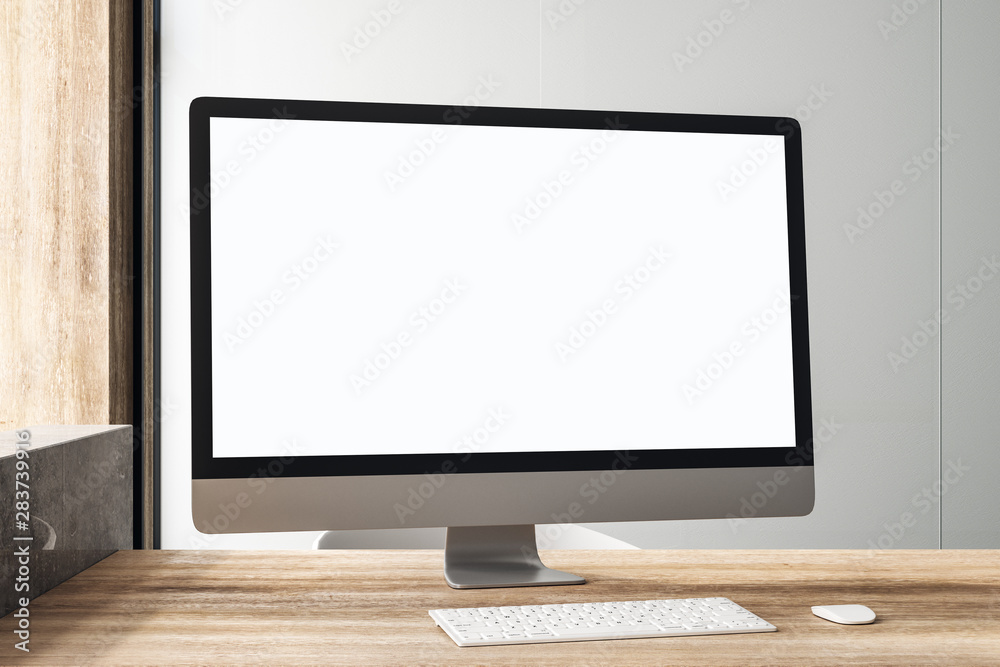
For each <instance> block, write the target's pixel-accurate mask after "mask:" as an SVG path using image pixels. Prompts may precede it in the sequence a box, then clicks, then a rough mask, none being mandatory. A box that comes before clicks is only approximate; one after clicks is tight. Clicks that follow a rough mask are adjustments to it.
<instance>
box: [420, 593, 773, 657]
mask: <svg viewBox="0 0 1000 667" xmlns="http://www.w3.org/2000/svg"><path fill="white" fill-rule="evenodd" d="M430 615H431V618H433V619H434V622H435V623H437V624H438V625H439V626H440V627H441V629H442V630H444V631H445V632H447V633H448V636H449V637H451V638H452V639H454V640H455V643H456V644H458V645H459V646H495V645H497V644H535V643H543V642H581V641H591V640H595V639H639V638H642V637H682V636H689V635H731V634H739V633H744V632H774V631H775V630H777V629H778V628H776V627H774V626H773V625H771V624H770V623H768V622H767V621H765V620H764V619H762V618H761V617H760V616H757V615H756V614H754V613H752V612H749V611H747V610H746V609H744V608H743V607H741V606H739V605H738V604H736V603H735V602H733V601H731V600H729V599H727V598H688V599H686V600H640V601H636V602H592V603H587V604H544V605H527V606H524V607H469V608H467V609H434V610H431V612H430Z"/></svg>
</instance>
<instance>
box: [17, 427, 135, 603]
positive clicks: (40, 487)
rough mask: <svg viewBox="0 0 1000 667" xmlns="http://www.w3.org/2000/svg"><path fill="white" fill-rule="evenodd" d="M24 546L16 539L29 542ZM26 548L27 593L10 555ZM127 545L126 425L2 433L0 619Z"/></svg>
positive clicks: (129, 482) (128, 476)
mask: <svg viewBox="0 0 1000 667" xmlns="http://www.w3.org/2000/svg"><path fill="white" fill-rule="evenodd" d="M25 430H27V431H29V432H30V433H31V438H30V442H31V445H30V446H29V447H28V448H27V451H28V458H27V459H26V460H27V462H28V473H29V475H30V477H29V480H28V484H29V489H28V491H29V502H30V530H28V531H25V530H19V529H18V528H17V527H16V521H17V516H16V511H17V510H16V507H15V502H16V499H15V492H16V491H17V490H18V489H17V485H16V478H15V473H16V472H17V469H16V463H17V459H16V456H15V452H16V443H17V441H18V436H17V434H18V433H19V432H21V431H25ZM22 490H23V487H22ZM28 535H30V536H31V537H32V538H33V539H32V540H30V541H27V540H21V541H15V540H14V537H15V536H22V537H24V536H28ZM22 544H29V545H30V550H29V553H30V556H29V558H30V563H29V566H28V567H29V568H30V574H29V581H28V583H29V590H28V591H27V592H26V593H25V592H18V591H16V590H15V583H16V581H15V579H16V577H17V576H18V568H19V563H18V562H17V560H16V558H17V556H16V555H15V549H16V548H17V546H19V545H22ZM131 546H132V427H131V426H34V427H30V428H27V429H18V430H16V431H5V432H3V433H0V547H2V553H0V582H2V589H0V616H4V615H6V614H8V613H10V612H11V611H13V610H14V609H15V608H16V606H17V600H18V599H19V598H20V597H22V596H25V597H28V598H30V599H34V598H36V597H38V596H39V595H41V594H42V593H44V592H45V591H48V590H50V589H51V588H54V587H55V586H58V585H59V584H60V583H62V582H63V581H66V580H67V579H69V578H70V577H72V576H73V575H75V574H77V573H78V572H81V571H82V570H85V569H86V568H88V567H90V566H91V565H93V564H94V563H96V562H97V561H99V560H101V559H103V558H106V557H107V556H109V555H111V554H112V553H114V552H115V551H118V550H119V549H130V548H131Z"/></svg>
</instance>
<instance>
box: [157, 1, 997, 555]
mask: <svg viewBox="0 0 1000 667" xmlns="http://www.w3.org/2000/svg"><path fill="white" fill-rule="evenodd" d="M234 4H236V6H235V7H232V11H224V12H221V13H219V12H218V11H217V8H213V7H212V6H210V5H206V4H205V3H199V2H194V1H190V2H184V1H178V2H173V3H165V6H164V10H163V11H164V16H163V39H162V48H163V52H162V63H163V69H164V72H165V76H164V82H163V88H162V90H163V190H162V194H163V210H162V215H163V226H162V242H163V246H162V251H163V254H162V259H163V264H162V266H163V288H162V296H163V300H162V304H161V305H162V309H163V310H162V314H163V318H162V321H163V323H164V330H163V357H162V360H163V369H164V374H163V384H162V391H163V400H164V402H165V404H168V405H171V406H174V409H172V410H171V412H170V414H169V415H165V417H164V420H163V422H162V426H161V433H162V437H163V447H162V452H163V460H162V471H163V493H164V502H163V503H162V507H163V512H164V513H163V545H164V546H165V547H168V548H185V547H190V546H210V547H230V548H232V547H257V548H263V547H275V546H289V547H295V546H301V547H308V546H309V544H310V543H311V542H312V539H313V537H314V534H308V535H287V534H286V535H282V534H277V535H268V536H257V535H253V536H217V537H214V538H212V540H211V542H209V543H206V541H205V540H204V539H202V538H201V536H199V535H198V534H197V533H196V532H195V530H194V528H193V526H192V525H191V520H190V490H189V489H190V484H189V482H190V468H189V453H188V447H189V444H188V443H189V437H190V418H189V414H190V412H189V404H190V396H189V385H190V377H189V370H188V369H189V366H190V364H189V358H188V356H187V355H188V343H187V339H188V332H189V318H188V301H187V294H188V290H189V286H188V283H187V270H188V264H187V253H188V247H187V241H188V238H187V228H186V225H187V219H186V218H185V217H184V214H183V203H184V201H185V199H186V196H187V195H186V192H187V190H186V179H187V163H186V159H187V153H186V141H187V120H186V119H187V104H188V103H189V101H190V100H191V99H192V98H193V97H196V96H198V95H233V96H253V97H289V98H303V99H311V98H314V99H341V100H374V101H387V102H426V103H439V104H461V103H462V102H463V100H465V99H466V98H468V97H469V96H470V95H473V94H474V93H475V91H476V89H477V86H479V83H480V81H481V80H482V79H484V78H485V79H487V80H490V81H492V82H493V85H492V86H491V92H490V93H489V95H488V96H487V97H486V98H485V99H481V100H479V101H480V103H484V104H489V105H497V106H546V107H581V108H604V109H636V110H651V111H674V112H699V113H736V114H748V115H753V114H767V115H794V116H797V117H799V118H800V120H801V121H802V126H803V135H804V145H805V195H806V220H807V236H808V238H807V243H808V253H809V257H808V260H809V288H810V300H811V316H810V320H811V329H812V343H811V344H812V355H813V383H814V385H813V387H814V388H813V395H814V414H815V417H816V421H817V426H819V425H821V424H825V425H826V426H827V429H826V431H825V434H826V435H827V437H824V438H823V439H822V440H821V442H820V451H819V453H818V455H817V469H816V470H817V472H816V480H817V501H816V510H815V511H814V512H813V514H812V515H810V516H808V517H805V518H797V519H763V520H755V521H746V522H740V523H734V522H730V521H690V522H662V523H661V522H657V523H638V524H635V523H632V524H624V523H623V524H601V525H599V526H592V527H595V528H598V529H599V530H601V531H603V532H605V533H607V534H609V535H612V536H614V537H616V538H619V539H622V540H625V541H628V542H631V543H633V544H636V545H638V546H641V547H719V548H738V547H850V548H898V547H902V548H917V547H920V548H933V547H938V546H940V545H941V544H942V543H944V545H945V546H993V547H996V546H1000V531H998V530H997V523H996V521H997V519H996V518H995V516H996V513H995V512H994V513H993V515H992V518H991V517H990V516H989V515H987V514H985V512H987V511H990V510H992V507H994V506H996V505H997V501H998V500H1000V492H998V491H997V485H996V484H995V483H993V481H992V479H991V477H992V475H991V474H990V472H989V470H990V469H991V468H990V465H992V469H993V470H995V469H997V458H996V457H997V456H998V455H997V454H996V453H995V451H996V447H995V441H996V438H997V426H996V424H997V421H996V418H995V416H994V415H995V414H996V408H997V407H1000V406H998V405H997V385H998V382H997V373H996V363H997V357H996V353H995V350H996V344H995V338H996V333H995V328H996V323H997V321H998V318H997V313H998V307H997V304H998V298H1000V297H998V296H997V294H1000V290H997V288H996V285H997V284H1000V281H998V282H997V283H991V284H989V285H988V286H986V287H984V288H983V289H982V291H981V292H980V294H981V296H980V297H977V299H976V301H975V302H973V303H971V304H970V305H969V306H968V308H967V309H965V310H964V312H962V313H958V312H957V311H955V312H954V313H952V315H953V316H952V317H950V318H947V319H948V321H947V322H946V323H945V324H943V325H941V324H940V323H938V322H937V321H936V320H937V318H941V315H942V309H943V308H945V307H946V306H947V304H946V303H945V299H946V296H947V294H948V292H949V290H950V289H951V287H952V286H953V285H956V284H959V283H961V282H962V281H965V280H967V279H968V278H969V277H970V276H972V275H973V274H974V272H975V271H977V270H978V268H977V266H978V262H979V261H980V259H979V257H980V255H981V254H983V253H984V252H986V251H987V250H989V249H990V248H992V250H1000V248H997V245H998V244H997V243H996V232H995V229H996V227H995V224H996V219H997V217H996V212H997V209H996V204H995V201H994V200H991V199H990V193H991V189H990V188H989V187H988V185H982V183H983V181H984V179H988V178H990V176H989V174H992V177H995V175H996V172H997V170H996V155H995V150H996V146H997V141H996V138H997V131H996V129H995V124H993V125H991V123H990V118H991V116H990V113H991V111H995V109H996V108H997V106H996V96H997V93H996V86H995V85H994V84H995V81H996V76H995V74H996V59H995V58H996V57H995V55H993V56H989V54H990V53H991V50H992V47H991V44H992V41H991V40H993V38H994V35H995V32H996V28H997V21H996V16H995V15H996V9H995V7H994V6H993V5H995V3H991V2H989V1H988V0H980V1H978V2H957V1H952V2H946V3H945V6H944V8H943V10H942V7H941V5H940V3H939V2H937V1H936V0H847V1H844V2H835V3H834V2H829V1H827V0H808V1H806V0H794V1H792V0H785V1H779V0H771V1H768V2H764V1H763V0H712V1H710V2H702V1H699V2H695V1H693V0H692V1H684V2H661V1H657V0H627V1H624V0H614V1H612V0H587V1H586V2H582V0H562V1H561V2H560V0H542V1H541V2H538V1H537V0H509V1H505V2H489V1H485V0H484V1H481V2H470V1H469V0H422V1H421V2H419V3H416V2H414V3H412V4H411V3H408V2H405V0H401V1H400V3H399V5H398V7H399V8H400V10H399V11H398V12H397V13H396V14H394V15H393V18H392V20H391V22H390V23H388V25H386V26H385V27H384V28H382V29H380V30H379V32H378V34H377V35H375V36H374V37H372V38H371V39H370V40H368V42H367V43H365V44H364V46H363V47H361V48H356V47H355V49H354V50H353V51H352V42H353V41H354V38H355V36H356V34H357V33H356V30H355V29H356V28H361V27H362V26H363V25H364V24H365V23H366V22H368V21H370V20H371V12H372V11H379V10H382V9H384V8H385V7H387V6H388V4H389V3H388V2H380V1H377V0H364V1H363V0H357V1H355V2H350V3H326V2H319V1H310V0H296V1H295V2H288V1H285V2H276V1H275V2H255V3H234ZM942 13H943V16H944V21H943V23H942V18H941V17H942ZM306 17H308V19H306ZM942 31H943V32H942ZM263 34H267V35H271V36H272V39H270V40H267V41H262V40H261V39H260V37H259V36H260V35H263ZM942 34H943V38H944V52H945V58H944V60H943V61H942V58H941V48H942V42H941V36H942ZM979 53H985V55H986V56H988V58H987V59H989V58H992V60H990V62H991V63H992V65H990V66H991V67H992V68H993V69H992V70H989V71H991V72H992V74H990V73H989V72H988V71H986V70H982V72H983V73H982V74H978V72H979V71H980V68H982V67H984V63H983V60H984V56H982V55H977V54H979ZM942 67H944V71H943V73H944V77H945V79H944V81H945V85H944V98H943V100H942V95H941V90H940V87H941V75H942V72H941V68H942ZM942 105H943V108H944V113H945V118H944V119H942V117H941V116H940V114H941V110H942ZM994 115H995V114H994ZM942 120H944V122H942ZM942 126H943V129H945V130H947V129H948V128H949V127H951V128H952V130H953V132H950V133H947V132H946V133H945V134H944V135H943V136H944V137H945V143H944V144H943V145H942V144H941V143H940V142H939V135H940V134H941V130H942ZM942 148H945V149H946V150H945V151H944V152H942V150H941V149H942ZM942 164H944V165H945V189H944V191H942V188H941V172H940V168H941V165H942ZM991 168H992V171H989V169H991ZM977 179H978V180H977ZM976 183H978V184H979V185H976ZM942 211H943V213H944V217H943V218H942V217H941V213H942ZM862 212H866V213H864V214H863V213H862ZM991 215H992V217H991ZM942 237H943V242H942ZM981 248H982V250H980V249H981ZM949 312H950V311H949ZM942 327H944V333H942ZM942 344H943V345H944V348H943V350H942ZM942 389H943V391H944V393H943V394H942ZM990 407H992V408H993V410H992V411H990ZM942 409H943V412H942ZM959 461H960V462H961V464H962V465H965V466H968V465H970V462H976V464H977V465H978V466H979V467H980V470H976V471H975V472H973V471H971V470H970V471H963V472H962V473H961V476H960V478H958V479H956V482H957V483H956V484H952V485H951V486H949V487H948V489H947V491H946V490H945V488H944V487H943V486H942V477H941V475H942V472H947V470H949V463H955V465H956V466H957V465H958V462H959ZM960 469H961V468H960ZM951 475H952V477H954V476H955V475H958V473H956V472H954V471H953V472H952V473H951ZM942 500H943V501H944V508H945V510H944V511H942ZM989 521H992V522H993V523H992V524H989V523H988V522H989ZM942 524H943V527H942ZM990 526H991V527H990ZM946 536H947V539H945V538H946Z"/></svg>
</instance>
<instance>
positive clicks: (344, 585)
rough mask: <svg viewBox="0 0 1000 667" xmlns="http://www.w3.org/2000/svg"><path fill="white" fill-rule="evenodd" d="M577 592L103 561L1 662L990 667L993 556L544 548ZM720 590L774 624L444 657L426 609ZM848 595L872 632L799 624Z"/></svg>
mask: <svg viewBox="0 0 1000 667" xmlns="http://www.w3.org/2000/svg"><path fill="white" fill-rule="evenodd" d="M543 559H544V560H545V562H546V564H548V565H550V566H552V567H556V568H559V569H564V570H567V571H570V572H574V573H576V574H580V575H582V576H584V577H586V579H587V582H588V583H587V584H586V585H584V586H556V587H547V588H510V589H493V590H463V591H458V590H452V589H450V588H448V587H447V586H446V585H445V583H444V579H443V577H442V563H441V561H442V554H441V552H440V551H266V552H252V551H120V552H118V553H115V554H113V555H112V556H110V557H108V558H107V559H105V560H103V561H101V562H100V563H98V564H97V565H94V566H93V567H91V568H90V569H88V570H86V571H85V572H82V573H81V574H79V575H77V576H76V577H74V578H73V579H71V580H69V581H67V582H65V583H63V584H62V585H60V586H58V587H57V588H55V589H54V590H52V591H50V592H49V593H46V594H45V595H43V596H42V597H40V598H38V599H37V600H35V601H33V602H32V603H31V606H30V610H31V617H30V618H31V643H30V647H31V653H30V655H27V654H24V653H21V652H20V651H17V650H15V649H14V648H13V643H14V639H13V637H14V635H13V634H12V631H13V629H14V619H13V617H12V616H10V615H8V616H7V617H6V618H4V619H2V621H0V637H3V645H2V646H0V663H2V664H17V663H20V664H35V665H37V664H171V663H178V662H182V663H201V664H206V663H266V664H292V663H327V664H350V665H362V664H365V665H366V664H473V663H474V664H487V663H488V664H504V663H508V664H510V663H513V664H529V663H530V664H536V665H537V664H542V665H548V664H572V665H582V664H594V665H610V664H636V663H649V664H658V665H664V664H672V665H714V664H719V665H723V664H726V665H851V664H865V665H872V664H875V665H888V664H891V665H925V664H932V665H944V664H948V665H951V664H966V665H1000V551H878V552H876V551H554V552H547V553H545V554H543ZM712 596H725V597H729V598H732V599H733V600H734V601H736V602H737V603H739V604H741V605H743V606H745V607H747V608H748V609H750V610H751V611H753V612H755V613H757V614H759V615H760V616H762V617H764V618H765V619H767V620H769V621H771V622H772V623H773V624H775V625H776V626H778V632H776V633H766V634H749V635H728V636H717V637H681V638H670V639H630V640H616V641H602V642H573V643H560V644H539V645H532V646H490V647H478V648H458V647H457V646H455V644H454V643H453V642H452V641H451V639H449V638H448V637H447V636H446V635H445V634H444V633H443V632H442V631H441V630H440V629H438V628H437V627H435V625H434V623H433V621H431V619H430V617H429V616H428V615H427V610H428V609H436V608H442V607H465V606H485V605H521V604H536V603H538V604H545V603H555V602H587V601H601V600H630V599H636V600H642V599H655V598H683V597H712ZM844 603H861V604H866V605H868V606H870V607H871V608H872V609H874V610H875V611H876V612H877V613H878V616H879V618H878V620H877V621H876V622H875V624H873V625H863V626H842V625H835V624H833V623H830V622H828V621H824V620H821V619H819V618H816V617H815V616H813V615H812V614H811V613H810V610H809V607H810V606H811V605H814V604H844Z"/></svg>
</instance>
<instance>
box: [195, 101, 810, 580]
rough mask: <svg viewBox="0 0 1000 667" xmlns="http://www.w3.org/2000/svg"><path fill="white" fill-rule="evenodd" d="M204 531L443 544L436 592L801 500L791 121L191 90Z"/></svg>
mask: <svg viewBox="0 0 1000 667" xmlns="http://www.w3.org/2000/svg"><path fill="white" fill-rule="evenodd" d="M190 142H191V143H190V158H191V201H190V204H191V316H192V317H191V322H192V327H191V359H192V478H193V479H192V499H193V515H194V523H195V526H196V527H198V528H199V530H202V531H203V532H258V531H304V530H336V529H341V530H346V529H367V528H413V527H429V526H435V527H440V526H444V527H447V528H448V531H447V541H446V549H445V576H446V580H447V581H448V583H449V584H450V585H452V586H453V587H458V588H464V587H495V586H526V585H546V584H569V583H582V582H583V580H582V579H581V578H580V577H577V576H574V575H572V574H568V573H563V572H558V571H555V570H550V569H548V568H546V567H545V566H544V565H542V563H541V561H540V560H539V558H538V553H537V548H536V543H535V533H534V529H533V524H552V523H593V522H608V521H654V520H666V519H712V518H726V517H740V518H744V517H750V516H752V517H776V516H797V515H803V514H807V513H809V512H810V511H811V509H812V506H813V496H814V493H813V468H812V460H813V458H812V446H811V438H812V417H811V404H810V385H809V340H808V323H807V306H806V263H805V254H806V253H805V233H804V221H803V193H802V156H801V137H800V130H799V126H798V124H797V123H796V121H795V120H793V119H790V118H766V117H742V116H721V115H718V116H716V115H692V114H671V113H638V112H626V111H621V112H618V111H614V112H608V111H584V110H556V109H526V108H487V107H480V108H475V107H447V106H433V105H400V104H375V103H349V102H321V101H295V100H264V99H229V98H199V99H196V100H194V101H193V102H192V104H191V107H190Z"/></svg>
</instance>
